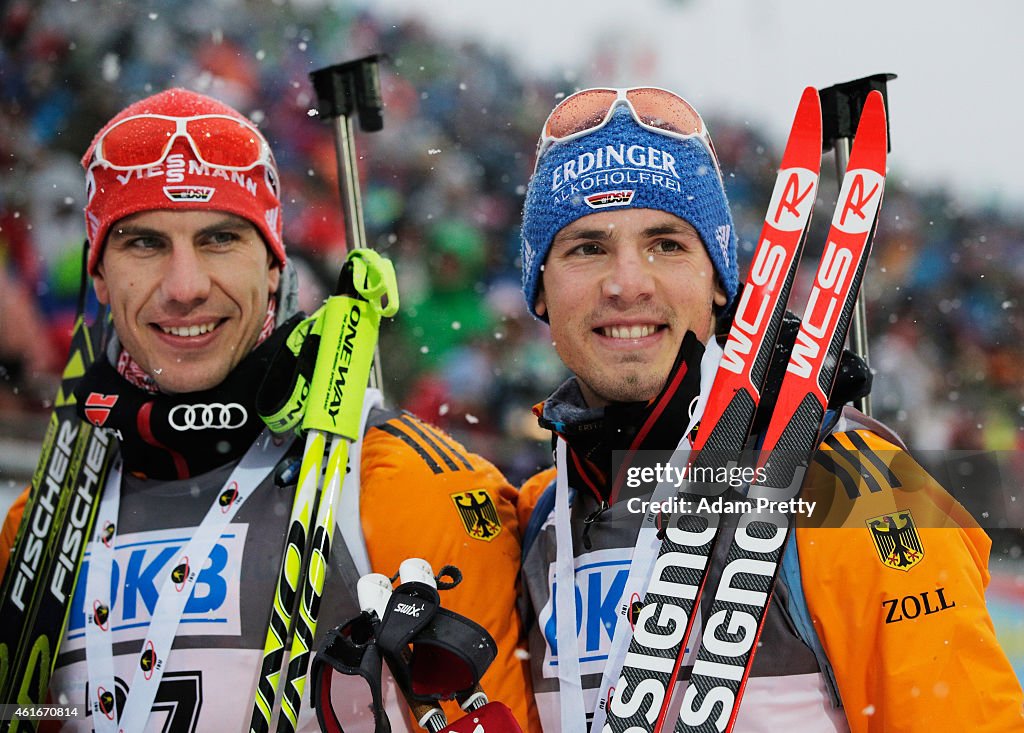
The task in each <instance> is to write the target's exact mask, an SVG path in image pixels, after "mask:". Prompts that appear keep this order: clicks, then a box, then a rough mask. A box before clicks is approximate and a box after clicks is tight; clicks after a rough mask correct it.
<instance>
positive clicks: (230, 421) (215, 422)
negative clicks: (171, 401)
mask: <svg viewBox="0 0 1024 733" xmlns="http://www.w3.org/2000/svg"><path fill="white" fill-rule="evenodd" d="M248 419H249V413H248V412H246V410H245V408H244V407H243V406H242V405H240V404H238V403H237V402H229V403H227V404H222V403H220V402H211V403H209V404H198V405H175V406H174V407H173V408H171V411H170V413H168V415H167V422H168V423H169V424H170V426H171V427H172V428H174V429H175V430H178V431H181V432H185V431H186V430H211V429H213V430H233V429H235V428H240V427H242V426H243V425H245V423H246V421H247V420H248Z"/></svg>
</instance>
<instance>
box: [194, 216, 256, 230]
mask: <svg viewBox="0 0 1024 733" xmlns="http://www.w3.org/2000/svg"><path fill="white" fill-rule="evenodd" d="M246 227H252V228H253V229H255V228H256V227H255V226H254V225H253V223H252V222H250V221H249V220H248V219H243V218H242V217H240V216H235V215H233V214H232V215H229V216H225V217H224V218H223V219H219V220H218V221H215V222H213V223H212V224H210V225H208V226H205V227H203V228H202V229H200V230H199V231H198V232H196V233H197V234H200V235H206V234H213V233H214V232H222V231H224V230H225V229H245V228H246Z"/></svg>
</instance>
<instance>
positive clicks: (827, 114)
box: [818, 73, 896, 177]
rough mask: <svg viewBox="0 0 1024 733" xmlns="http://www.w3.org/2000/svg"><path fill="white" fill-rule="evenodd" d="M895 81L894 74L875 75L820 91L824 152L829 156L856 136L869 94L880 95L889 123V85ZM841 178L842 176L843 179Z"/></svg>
mask: <svg viewBox="0 0 1024 733" xmlns="http://www.w3.org/2000/svg"><path fill="white" fill-rule="evenodd" d="M895 78H896V75H895V74H889V73H885V74H872V75H871V76H865V77H861V78H860V79H853V80H851V81H844V82H841V83H839V84H833V85H832V86H830V87H825V88H824V89H821V90H819V91H818V95H819V96H820V97H821V131H822V135H821V142H822V152H823V153H827V152H828V151H829V150H831V149H832V147H833V146H834V145H835V142H836V141H837V140H843V139H847V140H852V139H853V136H854V133H856V132H857V124H858V123H859V122H860V115H861V113H862V112H863V111H864V103H865V102H866V101H867V98H868V94H870V93H871V92H873V91H878V92H881V94H882V101H883V102H884V103H885V116H886V119H889V95H888V91H887V84H888V83H889V82H890V81H892V80H893V79H895ZM887 135H888V138H887V143H888V148H887V150H892V126H891V125H890V126H889V128H888V132H887ZM841 176H842V174H840V177H841Z"/></svg>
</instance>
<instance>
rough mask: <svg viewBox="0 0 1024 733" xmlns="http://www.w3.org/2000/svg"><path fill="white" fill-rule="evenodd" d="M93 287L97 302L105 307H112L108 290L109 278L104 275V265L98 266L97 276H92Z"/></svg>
mask: <svg viewBox="0 0 1024 733" xmlns="http://www.w3.org/2000/svg"><path fill="white" fill-rule="evenodd" d="M92 287H93V290H95V291H96V300H98V301H99V302H100V303H102V304H103V305H110V291H109V290H108V289H107V278H106V277H105V276H104V275H103V263H102V262H100V263H99V264H98V265H97V266H96V274H95V275H93V276H92Z"/></svg>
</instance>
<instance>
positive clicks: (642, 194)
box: [521, 107, 739, 321]
mask: <svg viewBox="0 0 1024 733" xmlns="http://www.w3.org/2000/svg"><path fill="white" fill-rule="evenodd" d="M623 208H632V209H657V210H659V211H665V212H667V213H669V214H674V215H675V216H678V217H679V218H680V219H683V220H685V221H688V222H689V223H690V224H691V225H692V226H693V227H694V229H696V230H697V233H698V234H700V238H701V240H702V241H703V242H704V248H705V249H706V250H707V252H708V256H709V257H710V258H711V262H712V264H713V265H714V267H715V272H716V273H717V274H718V277H719V279H720V280H721V283H722V287H723V289H724V290H725V293H726V295H727V296H728V299H729V303H732V299H733V298H734V297H735V296H736V289H737V287H738V284H739V275H738V271H737V265H736V233H735V231H734V227H733V223H732V214H730V213H729V202H728V200H727V199H726V195H725V189H724V188H723V187H722V181H721V179H720V178H719V176H718V169H717V168H716V166H715V162H714V160H713V159H712V157H711V154H710V153H709V152H708V149H707V148H706V147H705V146H704V144H703V143H702V142H701V141H700V140H699V139H698V138H696V137H693V138H690V139H687V140H680V139H678V138H674V137H669V136H667V135H659V134H658V133H655V132H652V131H650V130H648V129H646V128H644V127H641V126H640V125H638V124H637V123H636V122H635V121H634V119H633V116H632V114H631V113H630V111H629V110H628V109H627V108H625V107H618V108H616V110H615V111H614V112H613V114H612V119H611V120H609V121H608V123H607V124H606V125H605V126H604V127H602V128H600V129H599V130H596V131H595V132H593V133H591V134H589V135H584V136H583V137H579V138H576V139H573V140H569V141H566V142H556V143H554V144H552V145H551V147H550V148H548V150H547V151H546V152H545V153H544V155H543V156H542V157H541V158H540V160H539V162H538V164H537V170H536V172H535V173H534V174H533V177H532V178H531V179H530V185H529V187H528V189H527V191H526V205H525V207H524V208H523V229H522V250H521V254H522V263H523V264H522V266H523V294H524V295H525V296H526V305H527V307H528V308H529V310H530V312H531V313H533V314H534V315H535V316H536V315H537V312H536V309H535V307H536V302H537V290H538V288H539V287H540V277H541V267H542V266H543V265H544V261H545V260H546V259H547V256H548V251H549V250H550V249H551V242H552V240H554V238H555V235H556V234H558V232H559V231H561V229H562V228H563V227H565V226H567V225H569V224H571V223H572V222H574V221H576V220H577V219H579V218H581V217H584V216H586V215H588V214H594V213H597V212H599V211H610V210H616V209H623ZM726 307H728V304H726ZM539 317H540V318H542V320H545V321H546V320H547V317H546V316H539Z"/></svg>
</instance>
